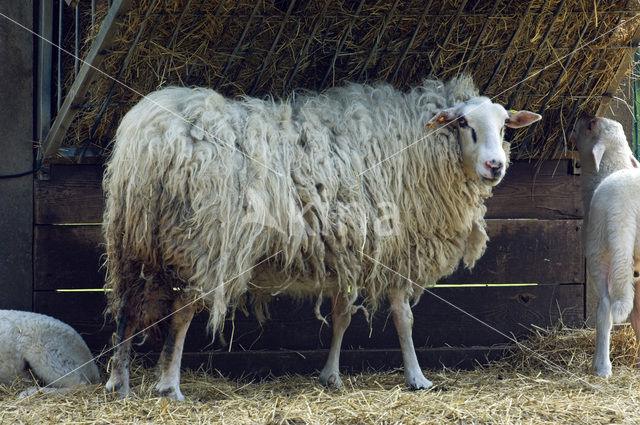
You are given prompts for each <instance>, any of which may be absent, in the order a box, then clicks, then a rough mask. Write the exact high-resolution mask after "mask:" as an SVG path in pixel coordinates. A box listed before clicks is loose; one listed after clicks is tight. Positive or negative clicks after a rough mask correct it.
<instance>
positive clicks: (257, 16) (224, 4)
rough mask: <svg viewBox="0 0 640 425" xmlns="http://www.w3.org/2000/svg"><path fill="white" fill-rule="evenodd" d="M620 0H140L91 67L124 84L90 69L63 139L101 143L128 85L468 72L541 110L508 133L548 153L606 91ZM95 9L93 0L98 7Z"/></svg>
mask: <svg viewBox="0 0 640 425" xmlns="http://www.w3.org/2000/svg"><path fill="white" fill-rule="evenodd" d="M627 3H628V2H626V1H622V0H618V1H611V2H597V10H596V11H594V3H593V2H592V1H591V0H573V1H572V0H569V1H566V2H562V1H561V0H548V1H542V0H533V1H529V2H511V1H506V0H503V1H497V2H495V3H493V2H468V1H462V0H443V1H433V2H431V1H426V0H424V1H392V0H386V1H385V0H383V1H377V2H364V1H346V0H343V1H328V2H326V3H325V2H324V1H308V0H297V1H296V2H295V4H294V5H293V7H291V8H289V5H290V3H289V2H287V1H283V0H271V1H263V0H239V1H235V0H218V1H206V2H202V1H197V0H196V1H189V0H175V1H155V0H143V1H140V2H137V6H134V8H133V9H132V10H131V11H130V12H129V13H128V14H127V15H126V16H125V17H124V18H123V19H122V20H121V21H120V30H119V33H118V35H117V37H116V40H117V43H116V48H114V49H113V51H111V52H109V53H108V55H107V57H106V60H105V63H104V65H103V68H104V71H105V72H106V73H108V74H109V75H112V76H118V75H120V77H121V78H120V80H121V81H122V82H123V83H125V84H126V85H127V86H129V87H130V88H127V87H122V86H120V85H116V86H115V87H114V88H113V90H114V92H113V95H112V96H111V97H110V98H109V95H108V93H109V91H110V90H111V89H112V85H113V82H112V81H111V80H109V79H107V78H104V77H99V78H98V79H97V81H96V82H95V84H94V86H93V87H92V89H91V91H90V94H89V96H88V98H87V99H85V100H84V102H83V105H82V106H81V107H80V111H81V113H80V114H79V115H78V117H77V119H76V120H75V121H74V123H73V125H72V128H71V129H70V131H69V132H68V134H67V138H66V141H65V144H66V145H77V144H79V143H82V142H85V141H87V142H90V143H94V144H96V145H97V146H100V147H106V146H108V143H109V142H110V140H111V139H112V137H113V133H114V131H115V128H116V126H117V123H118V122H119V120H120V118H121V117H122V116H123V114H124V113H126V111H127V110H128V109H129V108H130V107H131V105H132V104H135V103H136V102H137V101H138V100H139V99H140V95H141V94H147V93H149V92H151V91H153V90H156V89H158V88H159V87H164V86H167V85H197V86H207V87H213V88H216V89H218V90H219V91H220V92H222V93H223V94H224V95H228V96H229V95H230V96H234V95H241V94H250V95H255V96H264V95H267V94H269V95H274V96H277V97H279V96H285V97H286V96H287V95H288V94H289V93H290V92H291V90H292V89H294V88H306V89H313V90H318V89H323V88H325V87H326V86H331V85H335V84H339V83H340V82H341V81H344V80H355V81H365V80H368V81H372V80H386V81H389V82H391V83H392V84H394V85H395V86H396V87H399V88H406V87H409V86H414V85H417V84H418V83H419V81H420V80H421V79H422V78H424V77H425V76H427V75H430V76H432V77H438V78H441V79H444V80H447V79H449V78H451V77H453V76H455V75H457V74H459V73H461V72H468V73H471V74H472V76H473V78H474V80H475V82H476V84H477V85H478V86H479V87H480V88H481V91H482V92H484V94H486V95H488V96H490V97H495V101H497V102H500V103H502V104H505V105H506V106H508V107H509V108H514V109H528V110H532V111H537V112H540V113H541V114H542V115H543V120H542V122H541V123H539V125H537V126H535V127H533V129H532V130H531V131H530V132H519V133H518V137H519V138H518V139H517V140H514V141H513V142H514V144H515V152H516V153H517V156H518V157H519V158H532V157H535V158H548V157H550V156H552V155H554V154H558V153H562V152H564V151H566V150H567V149H568V148H569V147H568V146H567V143H568V142H567V140H566V135H565V133H564V129H565V128H566V127H568V125H570V124H571V123H570V122H569V121H571V120H573V119H574V118H575V116H576V113H577V112H586V113H594V112H595V111H596V109H597V108H598V105H599V104H600V102H601V100H602V96H603V95H606V94H607V93H606V91H607V89H608V86H609V83H610V81H611V79H612V78H613V77H614V74H615V73H616V71H617V68H618V65H619V63H620V60H621V58H622V57H623V55H624V52H625V50H624V49H623V48H622V47H624V46H628V45H629V43H630V42H631V41H632V40H631V37H632V35H633V34H634V33H635V30H636V27H637V26H638V24H640V19H630V17H631V16H633V13H624V10H625V8H626V7H627ZM80 5H81V6H80V7H82V2H81V3H80ZM81 11H82V13H81V14H82V22H83V23H82V25H81V27H82V28H83V30H84V37H83V40H84V46H85V48H84V51H85V52H86V51H87V50H88V46H90V44H91V41H92V38H91V37H92V34H96V33H97V30H96V29H95V28H94V29H92V28H90V10H89V8H88V6H84V7H83V8H82V9H81ZM106 11H107V2H106V1H102V2H98V11H97V15H98V17H101V16H104V15H105V14H106ZM627 20H628V21H627ZM96 22H98V24H97V25H99V23H100V22H101V21H100V19H98V20H97V21H96ZM136 37H139V38H138V42H137V43H136V44H134V43H133V41H134V40H135V39H136ZM576 46H577V47H579V50H577V51H574V48H575V47H576ZM129 49H132V50H131V60H130V63H129V64H128V66H126V67H122V64H123V61H124V58H125V57H126V56H127V53H128V52H129ZM65 61H66V62H65V63H63V66H64V67H65V74H66V75H68V76H69V75H71V77H69V78H67V81H66V87H69V86H70V85H71V82H72V80H73V78H72V72H71V73H69V67H71V68H72V66H73V65H72V63H70V62H71V60H68V59H66V60H65ZM549 65H551V66H549ZM107 98H109V102H108V106H107V107H106V112H105V113H104V115H101V116H99V114H100V110H101V107H102V105H103V104H104V103H105V100H106V99H107ZM559 117H560V118H559Z"/></svg>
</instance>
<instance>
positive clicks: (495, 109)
mask: <svg viewBox="0 0 640 425" xmlns="http://www.w3.org/2000/svg"><path fill="white" fill-rule="evenodd" d="M540 118H541V116H540V115H538V114H535V113H533V112H529V111H517V112H515V111H512V112H507V111H506V110H505V109H504V108H503V107H502V106H500V105H498V104H495V103H492V102H491V101H490V100H489V99H487V98H486V97H477V98H473V99H470V100H469V101H467V102H464V103H461V104H459V105H456V106H455V107H453V108H449V109H445V110H443V111H441V112H440V113H438V114H437V115H436V116H434V117H433V118H432V119H431V121H430V123H448V124H450V125H452V126H455V127H456V128H457V129H458V141H459V143H460V148H461V151H462V164H463V166H464V168H465V172H466V173H467V175H469V176H471V177H477V178H478V179H480V181H482V182H483V183H485V184H488V185H491V186H495V185H496V184H498V183H499V182H500V181H501V180H502V178H503V177H504V173H505V170H506V166H507V161H508V157H507V156H508V152H505V150H504V146H503V145H504V129H505V127H511V128H519V127H525V126H527V125H530V124H532V123H534V122H536V121H538V120H539V119H540Z"/></svg>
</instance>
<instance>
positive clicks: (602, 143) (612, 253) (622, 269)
mask: <svg viewBox="0 0 640 425" xmlns="http://www.w3.org/2000/svg"><path fill="white" fill-rule="evenodd" d="M573 138H574V139H575V143H576V145H577V147H578V150H579V153H580V162H581V164H582V179H581V180H582V181H581V183H582V197H583V202H584V205H585V210H584V211H585V214H584V215H585V222H586V223H585V226H584V229H585V231H584V233H583V243H584V247H585V256H586V258H587V272H588V279H587V280H588V282H590V285H592V288H593V289H594V290H595V292H596V293H597V294H598V296H599V298H600V300H599V303H598V310H597V313H596V349H595V354H594V357H593V368H594V370H595V374H596V375H598V376H603V377H607V376H610V375H611V361H610V359H609V337H610V333H611V327H612V325H613V323H614V322H616V323H619V322H622V321H624V320H625V319H626V318H627V316H629V313H631V325H632V326H633V329H634V331H635V333H636V338H637V339H638V341H640V287H639V286H638V285H640V281H638V279H637V278H638V277H639V276H640V274H639V270H640V229H639V228H638V223H640V196H639V195H640V169H638V166H639V164H638V161H637V160H636V159H635V158H634V157H633V153H632V152H631V149H629V145H628V143H627V139H626V137H625V135H624V131H623V129H622V125H620V123H617V122H615V121H612V120H609V119H606V118H589V117H585V118H581V119H580V120H579V121H578V122H577V124H576V128H575V130H574V132H573ZM634 289H635V291H634ZM634 292H635V295H634ZM634 299H635V302H634Z"/></svg>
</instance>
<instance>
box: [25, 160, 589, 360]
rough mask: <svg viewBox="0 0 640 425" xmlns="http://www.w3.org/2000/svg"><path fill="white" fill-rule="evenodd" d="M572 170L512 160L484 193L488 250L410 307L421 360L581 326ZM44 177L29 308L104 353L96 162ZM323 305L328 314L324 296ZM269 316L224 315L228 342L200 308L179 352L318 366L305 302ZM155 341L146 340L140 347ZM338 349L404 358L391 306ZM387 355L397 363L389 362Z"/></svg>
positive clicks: (276, 305) (316, 333)
mask: <svg viewBox="0 0 640 425" xmlns="http://www.w3.org/2000/svg"><path fill="white" fill-rule="evenodd" d="M570 167H571V164H570V162H569V160H555V161H547V162H544V163H542V164H539V167H536V164H534V163H528V162H515V163H514V164H513V165H512V166H511V168H510V169H509V171H508V173H507V177H506V178H505V180H504V182H503V183H501V184H500V185H499V186H498V187H497V188H496V189H495V191H494V196H493V197H492V198H491V199H490V200H489V201H488V213H487V218H488V220H487V221H488V230H489V235H490V237H491V241H490V242H489V245H488V247H487V251H486V253H485V255H484V257H483V258H482V259H480V260H479V261H478V263H477V265H476V267H475V269H474V270H473V273H471V272H469V271H468V270H463V269H461V270H458V271H457V272H456V273H454V274H453V275H452V276H450V277H448V278H446V279H444V280H443V281H442V282H441V284H442V285H441V286H437V287H435V288H433V289H431V290H430V291H428V292H427V293H426V294H425V295H424V296H423V298H422V299H421V301H420V303H419V304H418V305H417V306H415V308H414V315H415V326H414V340H415V344H416V347H417V348H418V353H419V356H420V358H421V361H422V362H423V363H425V364H424V366H428V365H432V366H435V365H438V364H439V363H446V364H449V365H451V364H468V365H470V364H471V361H472V360H473V359H474V358H476V357H478V356H480V355H486V354H487V353H488V352H490V350H489V351H488V350H486V349H484V348H478V347H491V346H494V345H499V344H504V343H507V342H509V341H508V338H506V337H505V335H515V336H516V337H519V336H522V335H524V334H526V332H527V328H530V326H531V325H538V326H548V325H551V324H553V323H555V322H556V321H557V320H558V318H560V317H562V320H563V321H564V323H565V324H567V325H570V326H581V325H582V324H583V321H584V317H585V286H584V282H585V267H584V259H583V257H582V247H581V239H580V232H581V227H582V219H581V218H582V207H581V201H580V191H579V177H578V176H574V175H572V173H571V170H570ZM49 177H50V179H49V180H37V181H36V183H35V195H34V197H35V202H34V216H35V228H34V293H33V303H34V309H35V311H38V312H41V313H45V314H50V315H52V316H55V317H58V318H60V319H62V320H64V321H66V322H67V323H69V324H71V325H72V326H74V327H75V328H76V329H78V330H79V331H80V332H81V333H82V334H83V336H84V337H85V339H86V341H87V343H88V344H89V345H90V347H91V348H92V349H93V350H94V351H96V352H99V351H101V350H103V349H104V348H107V347H108V346H109V342H110V335H111V332H112V330H113V325H112V324H111V323H110V322H109V321H108V320H107V321H105V318H104V316H103V314H102V312H103V309H104V294H103V293H102V292H96V291H93V292H87V291H86V290H91V289H94V290H95V289H99V288H101V286H102V283H103V279H104V272H103V270H101V269H100V265H101V258H100V257H101V254H102V252H103V251H102V248H101V229H100V226H99V222H100V221H101V215H102V206H103V196H102V190H101V178H102V167H101V166H100V165H53V166H52V167H51V170H50V175H49ZM67 290H71V291H67ZM449 303H452V304H454V305H455V306H457V307H459V308H460V309H462V310H464V311H465V312H467V313H469V314H470V315H472V316H474V317H476V318H478V319H480V320H482V321H483V322H485V324H482V323H480V322H479V321H477V320H474V319H473V318H472V317H471V316H470V315H468V314H465V313H463V312H461V311H460V310H457V309H455V308H453V307H452V306H451V305H450V304H449ZM322 311H323V313H324V314H327V315H329V314H330V306H329V303H328V302H325V304H324V305H323V307H322ZM271 313H272V320H271V321H269V322H267V323H265V324H264V325H263V326H260V325H259V324H258V323H257V321H256V320H255V319H254V318H253V317H251V316H250V317H244V315H242V314H239V315H237V316H236V319H235V321H234V323H231V322H230V321H227V324H226V326H225V332H224V333H225V336H226V337H227V340H229V339H230V337H231V329H232V328H233V343H232V344H231V347H230V348H229V347H228V346H223V345H221V344H220V342H219V341H216V342H215V343H214V344H210V342H211V339H210V337H209V336H208V335H207V334H206V331H205V323H206V316H205V315H204V314H201V315H200V316H198V317H196V319H195V320H194V323H193V324H192V326H191V328H190V330H189V335H188V337H187V342H186V345H185V352H187V353H190V354H188V355H186V357H185V358H186V359H192V363H195V364H197V363H199V362H201V361H202V360H203V358H206V359H207V360H208V361H210V362H212V363H213V366H214V367H218V368H221V369H223V370H226V371H230V372H233V369H234V368H239V367H241V368H243V369H246V368H247V367H248V365H254V363H253V361H254V360H256V359H259V360H256V362H258V361H260V362H262V361H265V359H272V360H271V361H268V362H267V365H266V366H264V365H262V366H260V365H258V364H255V365H254V366H253V369H260V368H264V367H268V368H270V369H271V370H272V371H273V370H276V371H278V370H279V369H278V368H280V369H282V365H283V359H288V360H287V362H286V364H287V370H289V371H292V370H293V371H299V372H306V371H310V370H313V369H314V368H315V369H317V368H321V366H322V362H324V356H325V354H326V350H327V349H328V347H329V343H330V339H331V333H330V330H329V329H328V328H327V327H326V326H322V325H321V323H320V322H319V321H318V320H317V319H316V318H315V316H314V314H313V308H312V305H311V304H309V303H302V304H300V303H293V302H291V301H290V300H288V299H286V298H283V297H278V298H276V299H275V300H274V302H273V304H272V305H271ZM447 347H453V348H447ZM460 347H467V348H460ZM469 347H475V348H469ZM157 348H158V347H157V346H154V345H145V346H143V347H142V348H138V350H139V351H149V350H154V349H155V350H157ZM344 348H345V349H346V353H345V356H344V357H343V362H342V363H343V365H345V364H346V365H347V367H349V366H350V367H351V368H354V369H359V368H361V367H362V365H363V364H368V365H373V366H383V365H386V367H397V366H400V365H401V362H400V360H399V359H400V355H399V351H398V343H397V339H396V335H395V330H394V329H393V325H392V323H391V321H390V320H389V317H388V314H387V308H386V306H382V308H381V309H380V310H379V311H378V313H376V315H375V316H374V317H373V321H372V326H371V327H370V326H369V324H368V323H367V322H366V321H365V320H364V317H363V316H362V314H358V315H356V316H354V320H353V321H352V324H351V326H350V328H349V330H348V331H347V334H346V336H345V341H344ZM381 350H382V351H381ZM274 351H277V352H278V355H277V356H274V355H273V352H274ZM198 353H199V354H198ZM203 353H205V357H203ZM291 353H297V354H291ZM304 358H306V360H304ZM274 359H276V360H274ZM389 359H395V360H392V361H393V363H392V364H390V363H389V361H391V360H389ZM105 360H106V359H105ZM296 360H297V361H296ZM396 360H397V361H396ZM293 364H296V365H297V366H292V365H293ZM292 367H293V369H292Z"/></svg>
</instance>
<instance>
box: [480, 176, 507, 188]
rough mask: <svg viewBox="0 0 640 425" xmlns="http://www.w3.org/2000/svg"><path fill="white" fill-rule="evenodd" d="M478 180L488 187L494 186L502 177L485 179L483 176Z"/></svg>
mask: <svg viewBox="0 0 640 425" xmlns="http://www.w3.org/2000/svg"><path fill="white" fill-rule="evenodd" d="M480 180H481V181H482V183H484V184H486V185H489V186H495V185H497V184H498V183H500V180H502V176H500V177H492V178H489V177H485V176H480Z"/></svg>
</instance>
